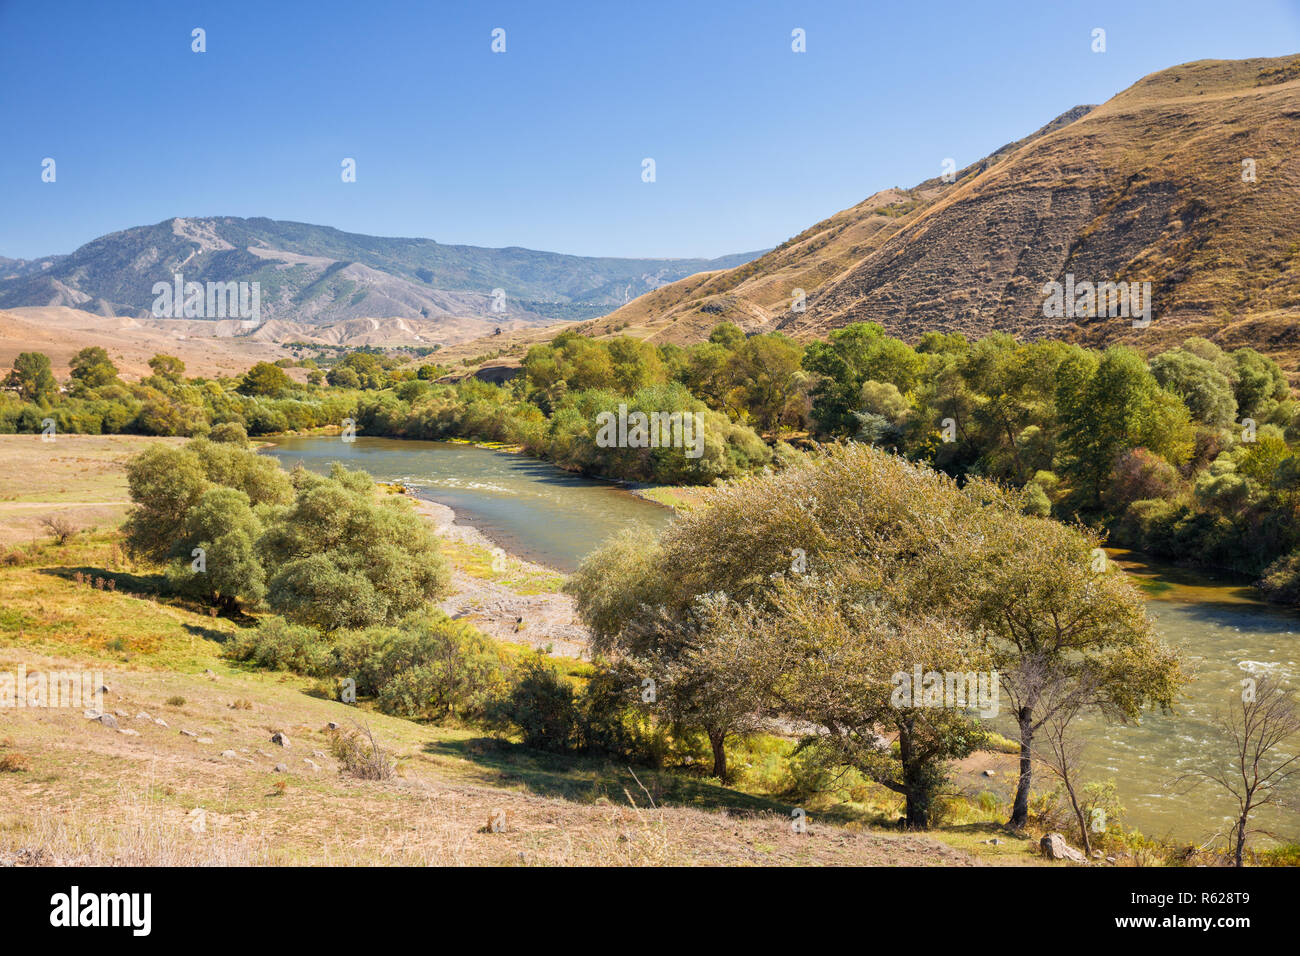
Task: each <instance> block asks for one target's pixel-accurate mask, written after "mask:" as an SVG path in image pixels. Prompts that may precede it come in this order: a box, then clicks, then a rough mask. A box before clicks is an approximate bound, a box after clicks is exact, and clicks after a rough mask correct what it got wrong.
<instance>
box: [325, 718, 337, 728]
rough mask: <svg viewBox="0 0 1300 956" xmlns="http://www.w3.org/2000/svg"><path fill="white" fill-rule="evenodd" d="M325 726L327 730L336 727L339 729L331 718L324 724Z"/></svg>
mask: <svg viewBox="0 0 1300 956" xmlns="http://www.w3.org/2000/svg"><path fill="white" fill-rule="evenodd" d="M325 728H326V729H327V730H338V729H339V725H338V724H336V723H335V722H334V721H332V720H331V721H330V722H329V723H328V724H326V725H325Z"/></svg>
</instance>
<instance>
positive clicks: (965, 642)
mask: <svg viewBox="0 0 1300 956" xmlns="http://www.w3.org/2000/svg"><path fill="white" fill-rule="evenodd" d="M730 620H731V622H732V627H731V629H730V630H729V633H728V637H729V639H728V640H727V641H725V642H722V643H720V644H719V645H717V646H716V647H715V648H714V650H713V653H712V656H713V658H714V660H713V662H712V663H713V668H715V669H717V670H719V671H723V672H725V671H726V670H727V667H728V665H730V669H731V671H732V672H733V674H734V675H735V677H736V682H737V683H740V682H741V678H742V676H743V677H744V678H745V679H747V680H748V681H749V682H750V683H751V684H756V685H757V686H758V687H761V688H762V689H763V691H764V696H768V697H770V699H772V700H773V701H775V710H776V712H777V713H778V714H780V715H781V716H783V717H785V718H787V719H788V720H791V721H794V722H796V723H798V724H800V725H803V726H805V727H811V728H813V729H812V730H810V731H809V732H808V734H807V735H806V736H805V738H804V740H803V742H802V744H801V746H802V747H813V748H815V749H817V750H819V751H820V752H821V753H823V754H825V755H827V756H829V757H830V759H831V761H832V762H833V763H834V764H837V765H840V766H849V767H853V768H854V769H856V770H858V771H859V772H860V773H862V774H863V775H864V776H866V777H867V778H868V779H871V780H874V781H875V782H876V783H879V784H880V785H882V786H884V787H885V788H887V789H889V790H891V791H893V792H895V793H897V794H900V795H901V796H902V797H903V798H904V801H905V815H904V822H905V824H906V825H907V826H908V827H915V828H926V827H928V826H930V825H931V824H932V823H933V820H934V816H935V812H936V809H937V806H936V803H937V797H938V795H939V793H940V790H941V788H942V786H943V784H944V783H945V782H946V780H947V777H948V771H947V764H948V762H949V761H950V760H955V759H960V758H963V757H967V756H969V755H970V754H971V753H972V752H974V750H975V749H977V748H978V747H979V746H980V745H981V744H982V743H983V742H984V739H985V734H984V732H983V731H982V730H981V728H980V726H979V722H978V720H975V719H974V718H973V717H972V716H971V715H970V714H969V713H968V712H967V708H966V707H965V706H964V704H965V703H966V701H965V698H964V697H963V700H962V704H963V706H955V705H954V702H953V701H951V700H945V699H943V698H942V696H940V697H939V698H938V699H927V698H926V697H925V696H924V695H921V696H914V695H913V694H912V693H911V688H910V685H908V691H907V693H906V694H900V693H899V691H900V689H901V688H902V687H903V685H904V684H906V683H907V682H909V681H911V679H912V676H913V671H914V668H915V667H916V666H917V665H920V666H921V667H922V668H923V669H924V670H925V671H926V672H927V673H928V674H931V675H935V674H938V675H942V676H941V677H940V678H939V680H938V686H939V687H940V688H942V687H943V686H944V685H945V684H946V683H947V680H946V678H947V677H950V676H952V675H961V676H962V677H963V678H964V676H965V675H966V674H975V673H976V672H978V671H983V670H985V667H986V664H987V655H986V654H985V652H984V651H983V649H982V648H981V646H980V644H979V641H978V638H977V637H976V636H975V635H974V634H972V633H971V632H970V631H967V630H966V629H964V628H963V627H962V626H961V625H960V624H958V623H956V622H954V621H951V620H944V619H940V618H935V617H930V616H921V617H911V616H908V615H906V614H902V615H900V613H899V609H898V608H891V606H890V604H889V602H888V601H887V600H886V601H881V600H879V595H878V594H873V593H871V590H870V589H866V590H860V589H859V588H858V587H857V586H856V585H855V584H853V583H849V584H848V586H847V587H846V586H844V584H843V583H841V582H839V581H836V580H833V579H827V578H820V577H817V576H815V575H808V576H806V577H802V578H797V579H795V578H791V579H788V580H786V581H783V582H781V583H779V584H778V585H777V587H776V594H775V598H774V600H773V601H772V602H771V604H770V605H769V606H768V607H767V608H766V609H762V610H760V609H758V608H755V607H754V606H752V605H751V606H749V607H747V608H743V609H738V610H737V612H735V613H733V615H732V616H731V618H730ZM985 673H987V671H985ZM990 680H991V678H988V677H986V679H985V686H986V687H988V686H989V681H990ZM954 686H955V682H954ZM933 688H934V685H933V684H931V689H933ZM754 693H755V692H754V691H753V690H751V691H750V694H751V695H753V694H754ZM963 694H964V691H963ZM969 703H970V704H971V705H972V706H973V705H974V704H975V701H974V700H971V701H970V702H969ZM884 734H893V736H894V740H893V741H891V740H890V739H889V737H888V736H884Z"/></svg>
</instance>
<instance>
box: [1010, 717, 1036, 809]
mask: <svg viewBox="0 0 1300 956" xmlns="http://www.w3.org/2000/svg"><path fill="white" fill-rule="evenodd" d="M1017 717H1018V719H1019V723H1020V781H1019V782H1018V783H1017V784H1016V802H1015V804H1014V805H1013V806H1012V808H1011V819H1010V820H1009V821H1008V823H1009V824H1010V825H1011V826H1013V827H1015V828H1016V829H1017V830H1020V829H1023V828H1024V826H1025V824H1027V823H1028V822H1029V787H1030V785H1031V784H1032V783H1033V782H1034V759H1033V752H1034V751H1033V743H1034V725H1033V721H1034V710H1033V708H1032V707H1022V708H1020V713H1019V714H1018V715H1017Z"/></svg>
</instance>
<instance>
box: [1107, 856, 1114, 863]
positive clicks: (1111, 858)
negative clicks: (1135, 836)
mask: <svg viewBox="0 0 1300 956" xmlns="http://www.w3.org/2000/svg"><path fill="white" fill-rule="evenodd" d="M1106 862H1107V863H1114V862H1115V858H1114V857H1113V856H1108V857H1106Z"/></svg>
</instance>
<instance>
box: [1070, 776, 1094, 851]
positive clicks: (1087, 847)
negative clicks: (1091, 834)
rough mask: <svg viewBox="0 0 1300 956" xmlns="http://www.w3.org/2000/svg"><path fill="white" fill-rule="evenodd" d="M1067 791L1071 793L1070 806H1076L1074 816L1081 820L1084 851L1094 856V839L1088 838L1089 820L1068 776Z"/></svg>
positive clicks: (1080, 827)
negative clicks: (1085, 816)
mask: <svg viewBox="0 0 1300 956" xmlns="http://www.w3.org/2000/svg"><path fill="white" fill-rule="evenodd" d="M1065 792H1066V793H1068V794H1069V795H1070V806H1072V807H1074V818H1075V819H1076V820H1078V821H1079V842H1080V843H1082V844H1083V852H1084V854H1085V855H1087V856H1092V841H1091V840H1089V839H1088V821H1087V820H1086V819H1085V818H1084V816H1083V807H1081V806H1079V800H1078V798H1077V797H1076V796H1075V795H1074V784H1072V783H1071V782H1070V780H1069V778H1068V777H1067V778H1066V780H1065Z"/></svg>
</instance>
